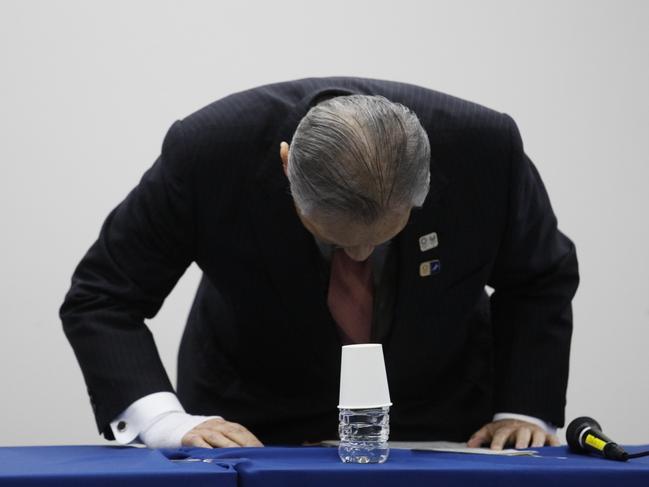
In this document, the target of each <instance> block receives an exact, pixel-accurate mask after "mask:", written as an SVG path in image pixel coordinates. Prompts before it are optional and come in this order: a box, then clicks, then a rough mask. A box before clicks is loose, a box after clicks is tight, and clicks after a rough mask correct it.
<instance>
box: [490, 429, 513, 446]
mask: <svg viewBox="0 0 649 487" xmlns="http://www.w3.org/2000/svg"><path fill="white" fill-rule="evenodd" d="M513 432H514V429H513V428H500V429H498V430H496V433H495V434H494V437H493V440H491V449H492V450H502V449H503V447H504V446H505V444H506V443H507V440H509V437H510V436H511V434H512V433H513Z"/></svg>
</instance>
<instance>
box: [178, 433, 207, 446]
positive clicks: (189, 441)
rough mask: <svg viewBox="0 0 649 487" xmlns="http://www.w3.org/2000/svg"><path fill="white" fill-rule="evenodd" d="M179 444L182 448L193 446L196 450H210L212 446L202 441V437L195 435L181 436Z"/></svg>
mask: <svg viewBox="0 0 649 487" xmlns="http://www.w3.org/2000/svg"><path fill="white" fill-rule="evenodd" d="M181 443H182V445H183V446H195V447H198V448H212V445H210V444H209V443H208V442H207V441H205V440H204V439H203V437H202V436H200V435H198V434H196V433H188V434H186V435H185V436H183V439H182V441H181Z"/></svg>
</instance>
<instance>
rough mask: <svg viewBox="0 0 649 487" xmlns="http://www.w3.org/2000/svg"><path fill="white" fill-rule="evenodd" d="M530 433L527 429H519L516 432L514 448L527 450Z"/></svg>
mask: <svg viewBox="0 0 649 487" xmlns="http://www.w3.org/2000/svg"><path fill="white" fill-rule="evenodd" d="M531 437H532V431H531V430H530V429H529V428H526V427H524V426H523V427H521V428H518V431H516V446H515V448H527V447H528V446H529V445H530V438H531Z"/></svg>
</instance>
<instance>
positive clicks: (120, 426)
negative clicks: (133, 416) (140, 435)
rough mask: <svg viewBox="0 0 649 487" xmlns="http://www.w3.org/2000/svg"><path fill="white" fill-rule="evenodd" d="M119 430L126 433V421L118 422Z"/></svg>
mask: <svg viewBox="0 0 649 487" xmlns="http://www.w3.org/2000/svg"><path fill="white" fill-rule="evenodd" d="M117 431H119V432H120V433H124V431H126V421H120V422H119V423H117Z"/></svg>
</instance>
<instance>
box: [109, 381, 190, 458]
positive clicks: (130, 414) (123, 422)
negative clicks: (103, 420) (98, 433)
mask: <svg viewBox="0 0 649 487" xmlns="http://www.w3.org/2000/svg"><path fill="white" fill-rule="evenodd" d="M174 411H178V412H182V413H184V412H185V409H184V408H183V406H182V404H180V401H179V400H178V398H177V397H176V395H175V394H174V393H173V392H154V393H153V394H149V395H147V396H144V397H142V398H140V399H138V400H137V401H135V402H134V403H133V404H131V405H130V406H129V407H128V408H126V410H125V411H124V412H122V414H120V415H119V416H118V417H117V418H115V420H114V421H112V422H111V423H110V429H111V430H112V431H113V435H114V436H115V440H117V442H118V443H121V444H122V445H126V444H128V443H131V442H133V441H134V440H135V439H136V438H137V437H138V435H139V434H140V433H141V432H143V431H145V430H146V429H147V428H149V427H150V426H151V425H152V424H153V423H154V422H155V421H156V420H157V419H158V418H160V417H161V416H162V415H164V414H166V413H170V412H174Z"/></svg>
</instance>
